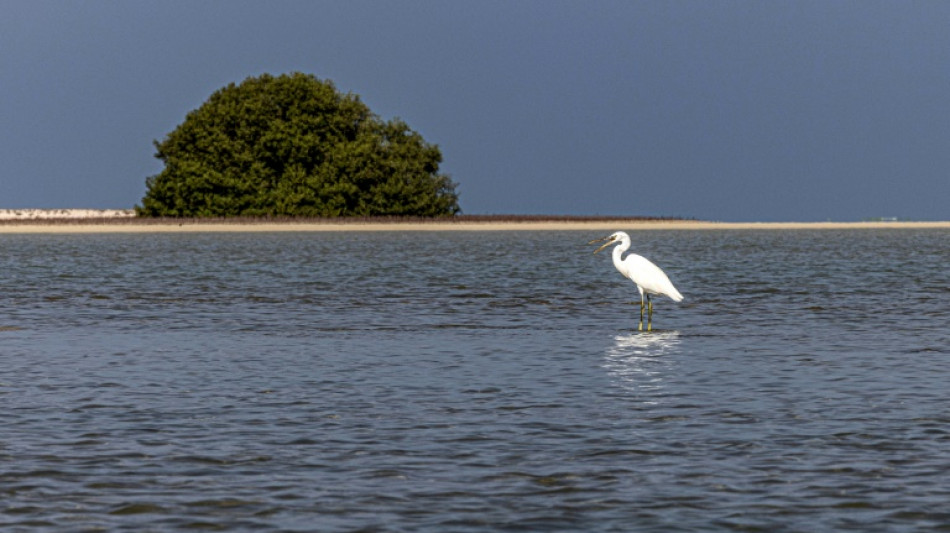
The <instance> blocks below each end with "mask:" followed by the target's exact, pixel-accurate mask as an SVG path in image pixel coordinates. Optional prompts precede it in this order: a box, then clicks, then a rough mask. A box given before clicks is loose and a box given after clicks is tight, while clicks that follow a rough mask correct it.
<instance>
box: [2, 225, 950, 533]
mask: <svg viewBox="0 0 950 533" xmlns="http://www.w3.org/2000/svg"><path fill="white" fill-rule="evenodd" d="M616 229H618V230H619V229H628V230H629V229H632V230H633V231H630V233H631V235H632V240H633V247H632V251H635V252H637V253H639V254H640V255H643V256H645V257H647V258H649V259H651V260H652V261H653V262H655V263H657V264H658V265H659V266H660V267H661V268H663V269H664V270H665V271H666V273H667V274H668V275H669V277H670V279H671V280H672V281H673V283H674V284H675V285H676V287H677V288H678V289H679V291H680V292H681V293H682V294H683V295H684V296H685V300H683V302H681V303H674V302H672V301H670V300H669V299H666V298H656V299H655V300H654V316H653V331H649V332H645V331H644V332H641V331H638V330H637V322H638V319H639V296H638V294H637V291H636V287H635V286H634V285H633V284H632V283H631V282H630V281H629V280H627V279H625V278H623V277H621V275H620V274H619V273H618V272H617V271H616V270H615V269H614V267H613V265H612V263H611V260H610V255H609V253H600V254H597V255H594V254H592V252H593V250H594V246H588V245H587V242H588V241H590V240H591V239H593V238H597V237H602V236H603V235H601V232H599V231H597V232H592V231H498V232H495V231H473V232H465V231H445V232H441V231H425V232H400V231H384V232H280V233H260V232H248V233H226V234H222V233H188V234H169V233H154V234H150V233H140V234H22V235H20V234H2V235H0V527H2V528H3V530H4V531H136V532H140V531H175V530H198V531H205V530H208V531H265V532H267V531H274V532H277V531H380V532H389V531H392V532H455V531H457V532H493V531H585V532H587V531H590V532H599V531H604V532H607V531H616V532H627V531H657V532H670V531H768V532H781V531H802V532H814V531H862V532H868V531H872V532H873V531H887V532H892V531H921V530H950V231H948V230H946V229H822V230H764V229H763V230H700V231H691V230H649V231H636V228H635V227H634V228H620V227H618V228H616Z"/></svg>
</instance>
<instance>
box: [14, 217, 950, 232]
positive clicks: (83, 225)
mask: <svg viewBox="0 0 950 533" xmlns="http://www.w3.org/2000/svg"><path fill="white" fill-rule="evenodd" d="M929 228H944V229H950V221H944V222H892V221H887V222H707V221H695V220H660V221H640V220H630V219H617V220H611V219H600V218H598V219H597V220H590V221H586V220H548V221H546V220H530V221H508V222H497V221H486V222H480V221H472V220H466V221H452V220H446V221H427V222H416V221H413V222H356V221H347V222H329V221H320V222H312V221H302V222H295V221H281V222H267V221H254V222H248V221H243V222H227V221H224V222H222V221H213V222H211V221H209V222H205V221H195V220H191V219H189V220H187V221H173V220H163V221H148V222H139V221H136V220H134V219H132V220H129V219H126V220H123V221H121V222H119V221H114V220H104V219H95V220H83V219H78V220H77V219H69V220H61V221H57V220H42V221H39V220H37V221H22V220H20V221H16V222H14V223H0V233H2V234H15V233H196V232H206V233H235V232H289V231H296V232H334V231H336V232H339V231H348V232H369V231H591V232H595V231H596V232H611V231H616V230H624V231H651V230H846V229H929Z"/></svg>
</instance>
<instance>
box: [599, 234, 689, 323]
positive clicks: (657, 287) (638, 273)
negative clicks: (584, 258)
mask: <svg viewBox="0 0 950 533" xmlns="http://www.w3.org/2000/svg"><path fill="white" fill-rule="evenodd" d="M603 241H607V242H605V243H604V244H603V245H602V246H601V247H600V248H598V249H596V250H594V253H595V254H596V253H597V252H599V251H601V250H603V249H604V248H606V247H608V246H610V245H611V244H619V245H620V246H617V247H616V248H614V251H613V258H614V266H615V267H617V270H619V271H620V273H621V274H623V275H624V276H625V277H627V278H630V281H632V282H634V283H636V284H637V290H638V291H640V326H639V328H637V329H638V330H639V331H643V307H644V303H643V295H644V293H646V296H647V299H646V307H647V331H650V330H652V329H653V300H651V299H650V295H652V294H660V295H663V296H668V297H669V298H670V299H671V300H673V301H674V302H679V301H682V300H683V295H682V294H680V291H678V290H676V287H674V286H673V283H672V282H671V281H670V278H668V277H667V276H666V274H665V273H664V272H663V271H662V270H660V267H658V266H656V265H654V264H653V263H652V262H650V260H649V259H647V258H645V257H643V256H640V255H637V254H627V257H623V253H624V252H626V251H627V250H629V249H630V236H629V235H627V234H626V233H624V232H622V231H618V232H617V233H614V234H613V235H608V236H607V237H604V238H602V239H594V240H592V241H590V242H589V243H587V244H594V243H598V242H603Z"/></svg>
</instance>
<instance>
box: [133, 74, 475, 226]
mask: <svg viewBox="0 0 950 533" xmlns="http://www.w3.org/2000/svg"><path fill="white" fill-rule="evenodd" d="M155 148H156V149H157V153H156V154H155V157H157V158H158V159H161V160H162V161H163V162H164V164H165V169H164V170H163V171H162V172H161V173H160V174H158V175H156V176H152V177H150V178H148V180H146V185H147V191H146V194H145V197H144V198H143V199H142V205H141V206H136V211H137V213H138V214H139V215H143V216H175V217H180V216H197V217H204V216H239V215H243V216H315V217H333V216H445V215H454V214H456V213H458V211H459V207H458V195H457V194H456V192H455V183H453V182H452V180H451V179H450V178H449V177H448V176H447V175H445V174H440V173H439V163H441V161H442V154H441V152H440V151H439V148H438V147H437V146H436V145H433V144H428V143H426V142H425V141H424V140H423V139H422V136H421V135H419V134H418V133H416V132H414V131H412V130H411V129H409V126H407V125H406V124H405V123H404V122H402V121H401V120H398V119H396V120H390V121H383V120H381V119H380V118H379V117H377V116H376V115H374V114H373V113H371V112H370V110H369V108H368V107H367V106H366V105H365V104H363V103H362V102H361V101H360V99H359V97H358V96H355V95H352V94H342V93H340V92H339V91H337V89H336V88H335V87H334V85H333V83H332V82H330V81H321V80H319V79H317V78H315V77H314V76H311V75H306V74H300V73H294V74H285V75H281V76H271V75H269V74H264V75H262V76H260V77H256V78H248V79H246V80H244V82H243V83H241V84H240V85H235V84H233V83H232V84H230V85H228V86H227V87H224V88H222V89H220V90H218V91H217V92H215V93H214V94H213V95H211V97H210V98H209V99H208V101H207V102H205V103H204V104H202V105H201V107H199V108H198V109H196V110H194V111H192V112H190V113H188V115H187V116H186V117H185V121H184V122H183V123H182V124H181V125H179V126H178V127H177V128H176V129H175V130H174V131H173V132H171V133H170V134H168V136H166V138H165V139H164V140H163V141H162V142H158V141H156V142H155Z"/></svg>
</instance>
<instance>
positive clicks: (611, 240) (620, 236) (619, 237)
mask: <svg viewBox="0 0 950 533" xmlns="http://www.w3.org/2000/svg"><path fill="white" fill-rule="evenodd" d="M625 239H626V240H627V241H629V240H630V236H629V235H627V234H626V233H624V232H622V231H618V232H616V233H612V234H610V235H608V236H606V237H602V238H600V239H594V240H592V241H590V242H589V243H587V244H594V243H598V242H603V243H604V244H602V245H601V246H600V248H598V249H596V250H594V253H595V254H596V253H597V252H599V251H601V250H603V249H604V248H606V247H608V246H610V245H611V244H617V243H619V242H623V241H624V240H625ZM604 241H607V242H604Z"/></svg>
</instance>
